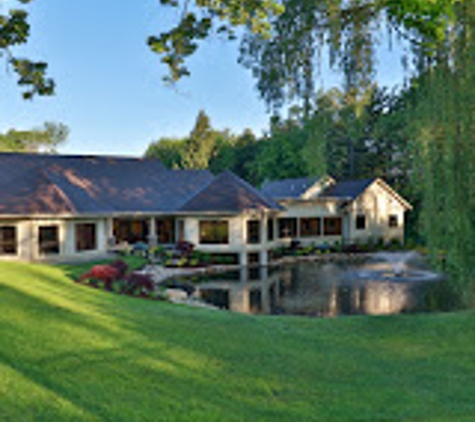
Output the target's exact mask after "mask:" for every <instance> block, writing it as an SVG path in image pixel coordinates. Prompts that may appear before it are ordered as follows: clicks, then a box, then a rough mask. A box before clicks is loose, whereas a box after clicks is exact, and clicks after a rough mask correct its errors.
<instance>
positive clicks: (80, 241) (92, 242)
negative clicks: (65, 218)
mask: <svg viewBox="0 0 475 422" xmlns="http://www.w3.org/2000/svg"><path fill="white" fill-rule="evenodd" d="M96 239H97V238H96V225H95V224H94V223H82V224H76V251H78V252H82V251H93V250H95V249H97V240H96Z"/></svg>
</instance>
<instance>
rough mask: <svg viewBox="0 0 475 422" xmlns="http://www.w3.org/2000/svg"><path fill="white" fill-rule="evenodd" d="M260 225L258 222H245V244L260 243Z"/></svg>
mask: <svg viewBox="0 0 475 422" xmlns="http://www.w3.org/2000/svg"><path fill="white" fill-rule="evenodd" d="M260 231H261V225H260V223H259V220H250V221H248V222H247V243H252V244H256V243H260V242H261V233H260Z"/></svg>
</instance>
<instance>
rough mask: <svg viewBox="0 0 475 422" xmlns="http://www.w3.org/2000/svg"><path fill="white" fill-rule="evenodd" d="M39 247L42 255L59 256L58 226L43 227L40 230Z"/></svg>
mask: <svg viewBox="0 0 475 422" xmlns="http://www.w3.org/2000/svg"><path fill="white" fill-rule="evenodd" d="M38 247H39V251H40V254H41V255H50V254H59V228H58V226H41V227H40V228H39V232H38Z"/></svg>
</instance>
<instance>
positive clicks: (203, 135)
mask: <svg viewBox="0 0 475 422" xmlns="http://www.w3.org/2000/svg"><path fill="white" fill-rule="evenodd" d="M404 95H405V94H403V93H400V92H399V93H398V92H389V91H387V90H385V89H381V88H378V87H374V88H373V89H372V90H371V91H370V92H369V93H368V94H367V96H366V97H365V98H363V99H359V100H358V101H357V102H356V101H355V100H354V98H353V97H351V96H349V95H345V94H344V93H343V92H342V91H340V90H338V89H333V90H331V91H328V92H321V93H319V94H318V98H317V99H316V101H315V104H316V107H315V110H314V111H313V112H312V113H311V114H310V115H309V116H308V117H304V116H303V114H304V113H303V111H302V110H301V109H299V108H293V109H291V110H290V111H289V113H288V116H287V117H286V118H285V119H282V118H278V117H273V118H272V119H271V121H270V125H269V126H270V128H269V131H268V133H266V134H264V135H262V136H260V137H258V136H256V135H255V134H254V133H253V132H252V131H251V130H249V129H247V130H245V131H244V132H243V133H242V134H239V135H236V134H233V133H231V132H230V131H229V130H217V129H215V128H213V127H212V124H211V121H210V118H209V117H208V116H207V115H206V113H205V112H204V111H201V112H200V113H199V115H198V117H197V119H196V123H195V126H194V128H193V129H192V130H191V132H190V134H189V136H188V137H186V138H184V139H169V138H164V139H160V140H158V141H157V142H153V143H152V144H151V145H150V146H149V147H148V149H147V151H146V153H145V155H146V156H147V157H155V158H159V159H160V160H161V161H162V162H163V163H164V164H165V165H166V166H168V167H169V168H182V169H205V168H206V169H210V170H211V171H212V172H213V173H220V172H221V171H223V170H226V169H229V170H231V171H233V172H234V173H236V174H237V175H239V176H240V177H242V178H243V179H245V180H247V181H248V182H250V183H251V184H253V185H256V186H259V185H260V184H261V183H262V182H263V181H264V180H276V179H283V178H290V177H300V176H318V175H323V174H327V173H328V174H331V175H332V176H333V177H335V178H337V179H359V178H368V177H375V176H378V177H383V178H384V179H385V180H387V181H388V182H389V183H391V184H392V185H393V186H395V187H396V189H403V190H405V191H407V183H406V182H407V177H408V173H409V167H410V164H409V160H408V157H409V144H408V136H407V133H406V131H405V123H404V106H403V104H404V102H403V98H404ZM407 193H408V192H406V194H407Z"/></svg>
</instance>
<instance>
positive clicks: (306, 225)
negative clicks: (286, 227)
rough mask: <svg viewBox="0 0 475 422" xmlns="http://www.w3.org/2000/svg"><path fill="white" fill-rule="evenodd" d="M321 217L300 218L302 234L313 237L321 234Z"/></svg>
mask: <svg viewBox="0 0 475 422" xmlns="http://www.w3.org/2000/svg"><path fill="white" fill-rule="evenodd" d="M320 234H321V231H320V219H319V218H316V217H313V218H301V219H300V236H301V237H312V236H320Z"/></svg>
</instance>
